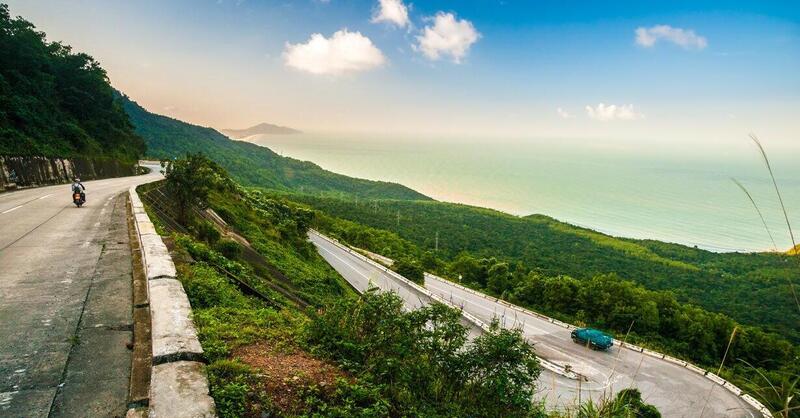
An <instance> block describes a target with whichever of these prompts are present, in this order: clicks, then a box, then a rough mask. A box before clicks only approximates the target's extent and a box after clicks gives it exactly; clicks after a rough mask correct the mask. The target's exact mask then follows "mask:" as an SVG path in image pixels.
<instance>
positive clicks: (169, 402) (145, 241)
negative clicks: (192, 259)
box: [129, 186, 216, 418]
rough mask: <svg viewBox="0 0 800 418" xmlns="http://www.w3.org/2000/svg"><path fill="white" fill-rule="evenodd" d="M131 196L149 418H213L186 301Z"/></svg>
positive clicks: (160, 243) (159, 243) (156, 238)
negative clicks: (147, 350)
mask: <svg viewBox="0 0 800 418" xmlns="http://www.w3.org/2000/svg"><path fill="white" fill-rule="evenodd" d="M129 194H130V202H131V208H132V211H133V215H134V218H135V221H134V225H135V226H136V236H137V238H138V239H139V242H140V244H141V245H140V246H141V250H142V264H143V268H144V272H145V276H146V277H147V291H148V292H149V304H150V305H149V307H150V317H151V329H152V356H153V357H152V364H153V367H152V371H151V374H150V398H149V416H150V418H159V417H165V418H182V417H186V418H189V417H192V418H211V417H216V412H215V406H214V400H213V399H212V398H211V396H209V392H208V380H207V378H206V373H205V365H204V364H203V363H202V355H203V348H202V347H201V346H200V341H199V340H198V339H197V331H196V329H195V327H194V323H193V322H192V307H191V305H190V304H189V298H188V297H187V296H186V292H184V290H183V286H182V285H181V282H180V281H178V279H177V272H176V270H175V264H174V263H173V262H172V257H170V255H169V251H168V250H167V247H166V245H164V241H162V240H161V237H160V236H159V235H158V234H157V233H156V230H155V227H154V226H153V224H152V222H150V218H149V217H148V216H147V213H146V212H145V210H144V205H143V204H142V201H141V200H140V199H139V195H138V194H137V193H136V187H135V186H134V187H131V188H130V190H129Z"/></svg>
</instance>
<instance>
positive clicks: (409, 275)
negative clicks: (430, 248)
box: [392, 258, 425, 285]
mask: <svg viewBox="0 0 800 418" xmlns="http://www.w3.org/2000/svg"><path fill="white" fill-rule="evenodd" d="M392 270H394V271H395V272H397V274H399V275H401V276H403V277H405V278H406V279H408V280H411V281H412V282H414V283H417V284H420V285H422V284H424V283H425V272H424V271H423V270H422V267H421V266H420V265H419V264H417V263H415V262H413V261H411V260H407V259H402V258H401V259H399V260H396V261H395V262H394V264H392Z"/></svg>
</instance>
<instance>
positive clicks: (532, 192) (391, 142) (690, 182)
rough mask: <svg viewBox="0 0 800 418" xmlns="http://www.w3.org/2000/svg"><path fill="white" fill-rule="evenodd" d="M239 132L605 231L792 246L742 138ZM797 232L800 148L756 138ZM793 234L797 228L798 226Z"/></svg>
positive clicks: (737, 247)
mask: <svg viewBox="0 0 800 418" xmlns="http://www.w3.org/2000/svg"><path fill="white" fill-rule="evenodd" d="M248 140H249V141H252V142H254V143H257V144H259V145H263V146H267V147H269V148H271V149H272V150H274V151H276V152H278V153H280V154H282V155H284V156H289V157H293V158H297V159H301V160H308V161H312V162H314V163H316V164H318V165H320V166H322V167H323V168H325V169H328V170H331V171H334V172H337V173H342V174H347V175H350V176H356V177H362V178H368V179H373V180H385V181H393V182H398V183H402V184H404V185H406V186H409V187H411V188H413V189H415V190H418V191H420V192H422V193H424V194H426V195H428V196H431V197H433V198H435V199H437V200H443V201H449V202H459V203H466V204H471V205H476V206H484V207H490V208H494V209H498V210H502V211H504V212H508V213H512V214H516V215H528V214H532V213H540V214H544V215H548V216H552V217H554V218H556V219H559V220H561V221H565V222H569V223H572V224H575V225H580V226H584V227H588V228H592V229H595V230H598V231H601V232H605V233H608V234H611V235H615V236H622V237H631V238H649V239H657V240H662V241H669V242H676V243H681V244H686V245H691V246H695V245H696V246H698V247H700V248H705V249H709V250H713V251H756V250H759V251H760V250H774V248H775V246H773V244H772V240H771V239H770V237H769V235H768V234H767V232H766V230H765V228H764V226H763V224H762V223H761V220H760V218H759V217H758V214H757V212H756V210H755V209H754V208H753V206H752V204H751V203H750V201H749V200H748V198H747V196H746V195H745V194H744V193H743V192H742V191H741V190H740V189H739V188H738V187H737V186H736V184H734V183H733V181H732V180H731V177H735V178H736V179H738V180H739V181H740V182H742V183H743V184H744V185H745V186H746V187H747V188H748V189H749V191H750V192H751V194H752V195H753V198H754V199H755V200H756V202H757V204H758V206H759V208H760V209H761V211H762V213H763V214H764V217H765V218H766V220H767V224H768V226H769V228H770V230H771V232H772V235H773V236H774V240H775V243H776V246H777V247H778V248H779V249H781V250H785V249H788V248H790V247H791V240H790V238H789V233H788V229H787V227H786V222H785V220H784V218H783V214H782V212H781V210H780V206H779V203H778V199H777V197H776V195H775V192H774V190H773V188H772V183H771V181H770V179H769V176H768V173H767V170H766V168H765V166H764V164H763V161H762V160H761V159H760V156H759V154H758V151H757V149H756V147H755V146H754V145H753V144H752V143H751V142H750V141H749V139H748V138H747V137H746V136H744V135H743V136H742V138H741V139H739V138H737V139H735V140H732V141H729V142H727V143H725V144H717V145H706V146H700V145H697V144H693V143H691V142H683V143H681V142H676V143H663V142H662V143H652V142H646V141H641V142H636V141H615V140H596V139H594V140H577V139H571V140H566V139H558V140H555V139H553V140H547V139H528V140H526V139H515V140H502V139H499V140H498V139H481V138H473V139H468V140H458V139H433V138H414V139H409V138H404V137H376V136H368V135H322V134H318V135H314V134H301V135H290V136H274V135H270V136H255V137H251V138H248ZM762 142H763V143H764V145H765V147H766V148H767V151H768V152H769V153H770V157H771V162H772V165H773V169H774V170H775V173H776V175H777V178H778V184H779V186H780V188H781V192H782V194H783V198H784V203H785V204H786V206H787V209H788V211H789V215H790V220H791V221H792V223H793V225H794V226H796V227H797V228H798V232H800V164H798V157H800V151H798V149H796V148H792V147H789V146H787V145H785V144H783V145H781V146H776V145H775V144H770V142H769V141H766V140H763V139H762ZM798 235H800V234H798Z"/></svg>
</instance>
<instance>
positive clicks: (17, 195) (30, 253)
mask: <svg viewBox="0 0 800 418" xmlns="http://www.w3.org/2000/svg"><path fill="white" fill-rule="evenodd" d="M151 168H152V169H153V171H152V172H151V173H150V174H147V175H142V176H132V177H123V178H113V179H105V180H95V181H88V182H85V183H84V184H85V186H86V195H87V202H86V205H85V206H83V207H82V208H76V207H75V206H74V205H73V204H72V194H71V191H70V186H69V185H68V184H65V185H58V186H48V187H41V188H35V189H26V190H21V191H16V192H9V193H3V194H0V417H46V416H50V417H68V416H124V415H125V411H126V410H127V391H128V380H129V375H130V364H131V353H130V351H129V350H128V348H127V347H126V345H127V344H128V343H129V342H130V341H131V324H132V318H131V312H132V302H131V297H132V296H131V292H132V290H131V252H130V251H131V250H130V246H129V241H128V225H127V217H126V214H127V212H126V202H127V200H126V199H127V197H126V196H127V195H126V194H124V192H125V191H127V190H128V188H129V187H131V186H133V185H138V184H142V183H147V182H150V181H154V180H157V179H159V178H160V174H158V168H157V167H155V166H153V167H151Z"/></svg>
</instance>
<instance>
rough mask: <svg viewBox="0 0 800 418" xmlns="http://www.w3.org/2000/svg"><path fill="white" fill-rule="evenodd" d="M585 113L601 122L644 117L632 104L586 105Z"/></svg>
mask: <svg viewBox="0 0 800 418" xmlns="http://www.w3.org/2000/svg"><path fill="white" fill-rule="evenodd" d="M586 114H587V115H589V117H590V118H592V119H594V120H599V121H603V122H605V121H611V120H637V119H644V115H643V114H641V113H639V112H637V111H636V110H634V108H633V105H632V104H629V105H621V106H617V105H606V104H604V103H600V104H598V105H597V106H595V107H592V106H586Z"/></svg>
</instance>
